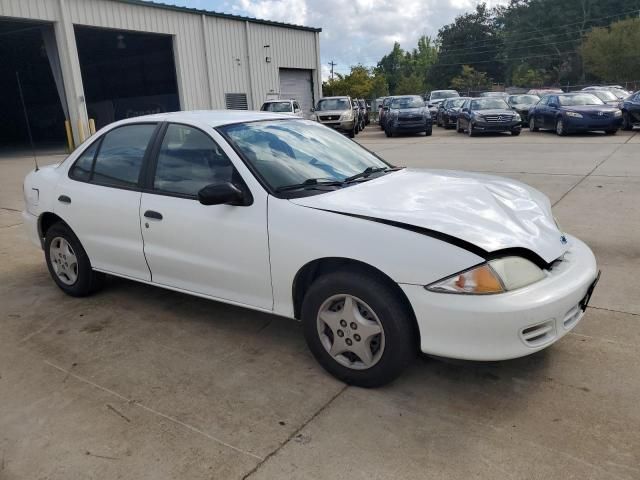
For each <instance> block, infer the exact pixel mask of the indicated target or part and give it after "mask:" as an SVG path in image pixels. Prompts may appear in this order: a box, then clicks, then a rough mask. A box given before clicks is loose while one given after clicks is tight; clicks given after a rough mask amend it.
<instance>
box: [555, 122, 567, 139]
mask: <svg viewBox="0 0 640 480" xmlns="http://www.w3.org/2000/svg"><path fill="white" fill-rule="evenodd" d="M556 134H557V135H558V136H559V137H564V136H565V135H566V134H567V130H566V128H565V126H564V120H562V118H559V119H557V120H556Z"/></svg>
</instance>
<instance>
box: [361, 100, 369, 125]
mask: <svg viewBox="0 0 640 480" xmlns="http://www.w3.org/2000/svg"><path fill="white" fill-rule="evenodd" d="M358 104H359V105H360V110H362V111H363V112H364V124H365V125H369V123H371V119H370V116H371V105H369V104H368V103H367V101H366V100H365V99H364V98H361V99H359V100H358Z"/></svg>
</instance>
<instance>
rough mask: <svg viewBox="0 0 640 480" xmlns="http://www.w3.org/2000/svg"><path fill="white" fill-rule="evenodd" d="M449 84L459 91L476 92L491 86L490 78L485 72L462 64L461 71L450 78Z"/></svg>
mask: <svg viewBox="0 0 640 480" xmlns="http://www.w3.org/2000/svg"><path fill="white" fill-rule="evenodd" d="M451 85H452V86H453V88H455V89H456V90H459V91H461V92H477V91H480V90H488V89H489V88H491V79H489V78H488V77H487V74H486V73H485V72H478V71H477V70H475V69H474V68H473V67H470V66H469V65H463V66H462V72H461V73H460V75H459V76H457V77H455V78H454V79H453V80H451Z"/></svg>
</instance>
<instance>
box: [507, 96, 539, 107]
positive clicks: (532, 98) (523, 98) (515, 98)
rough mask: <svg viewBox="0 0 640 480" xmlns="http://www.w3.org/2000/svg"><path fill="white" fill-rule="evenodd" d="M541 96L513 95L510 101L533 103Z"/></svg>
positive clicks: (517, 103) (515, 103)
mask: <svg viewBox="0 0 640 480" xmlns="http://www.w3.org/2000/svg"><path fill="white" fill-rule="evenodd" d="M538 100H540V97H539V96H537V95H512V96H510V97H509V103H511V104H512V105H523V104H524V105H533V104H534V103H536V102H537V101H538Z"/></svg>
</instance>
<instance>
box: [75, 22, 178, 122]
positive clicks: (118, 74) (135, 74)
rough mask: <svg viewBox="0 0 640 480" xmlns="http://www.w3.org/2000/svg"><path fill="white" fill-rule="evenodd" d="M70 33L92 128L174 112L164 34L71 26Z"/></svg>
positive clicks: (169, 49)
mask: <svg viewBox="0 0 640 480" xmlns="http://www.w3.org/2000/svg"><path fill="white" fill-rule="evenodd" d="M75 35H76V43H77V45H78V55H79V57H80V70H81V72H82V82H83V84H84V92H85V97H86V102H87V113H88V115H89V118H93V119H94V120H95V122H96V128H101V127H104V126H105V125H108V124H109V123H111V122H114V121H116V120H121V119H123V118H131V117H137V116H139V115H147V114H151V113H161V112H173V111H176V110H180V102H179V99H178V85H177V81H176V68H175V62H174V55H173V38H172V37H171V36H170V35H161V34H149V33H138V32H129V31H124V30H113V29H105V28H95V27H83V26H77V25H76V26H75Z"/></svg>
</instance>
